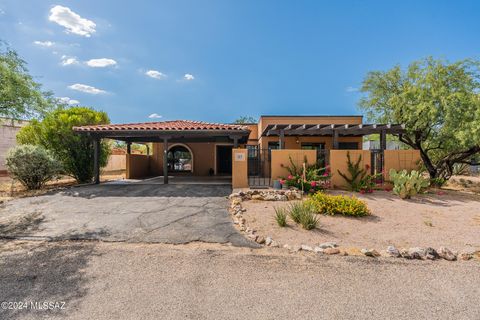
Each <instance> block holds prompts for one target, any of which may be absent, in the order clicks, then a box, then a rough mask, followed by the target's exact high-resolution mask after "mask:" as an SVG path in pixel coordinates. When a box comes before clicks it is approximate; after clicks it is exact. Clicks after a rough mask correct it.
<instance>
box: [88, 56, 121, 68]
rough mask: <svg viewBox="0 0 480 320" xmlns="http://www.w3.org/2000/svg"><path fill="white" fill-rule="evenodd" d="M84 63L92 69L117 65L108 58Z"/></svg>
mask: <svg viewBox="0 0 480 320" xmlns="http://www.w3.org/2000/svg"><path fill="white" fill-rule="evenodd" d="M85 63H86V64H87V66H89V67H92V68H105V67H110V66H115V65H117V61H115V60H113V59H108V58H100V59H90V60H88V61H87V62H85Z"/></svg>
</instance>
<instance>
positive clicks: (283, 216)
mask: <svg viewBox="0 0 480 320" xmlns="http://www.w3.org/2000/svg"><path fill="white" fill-rule="evenodd" d="M274 209H275V221H277V224H278V225H279V226H280V227H286V226H287V210H285V208H274Z"/></svg>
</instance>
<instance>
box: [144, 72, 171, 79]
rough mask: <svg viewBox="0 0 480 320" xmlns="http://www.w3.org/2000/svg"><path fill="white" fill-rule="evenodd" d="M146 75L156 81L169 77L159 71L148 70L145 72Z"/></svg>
mask: <svg viewBox="0 0 480 320" xmlns="http://www.w3.org/2000/svg"><path fill="white" fill-rule="evenodd" d="M145 75H147V76H149V77H150V78H154V79H165V78H166V77H167V75H166V74H164V73H161V72H160V71H157V70H148V71H147V72H145Z"/></svg>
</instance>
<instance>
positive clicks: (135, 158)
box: [125, 154, 151, 179]
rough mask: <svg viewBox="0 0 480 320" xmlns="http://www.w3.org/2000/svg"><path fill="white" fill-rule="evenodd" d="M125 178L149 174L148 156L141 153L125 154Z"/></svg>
mask: <svg viewBox="0 0 480 320" xmlns="http://www.w3.org/2000/svg"><path fill="white" fill-rule="evenodd" d="M125 157H126V165H127V168H126V178H127V179H140V178H145V177H148V176H151V172H150V156H147V155H143V154H126V155H125Z"/></svg>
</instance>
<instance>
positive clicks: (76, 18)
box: [48, 6, 97, 38]
mask: <svg viewBox="0 0 480 320" xmlns="http://www.w3.org/2000/svg"><path fill="white" fill-rule="evenodd" d="M48 20H50V21H52V22H55V23H57V24H59V25H61V26H62V27H64V28H65V31H66V32H67V33H74V34H77V35H80V36H84V37H87V38H88V37H90V36H91V35H92V33H95V28H96V26H97V25H96V24H95V22H93V21H91V20H88V19H85V18H82V17H81V16H80V15H78V14H77V13H75V12H73V11H72V10H70V8H68V7H63V6H55V7H53V8H52V9H50V16H49V17H48Z"/></svg>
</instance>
